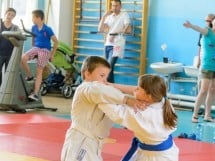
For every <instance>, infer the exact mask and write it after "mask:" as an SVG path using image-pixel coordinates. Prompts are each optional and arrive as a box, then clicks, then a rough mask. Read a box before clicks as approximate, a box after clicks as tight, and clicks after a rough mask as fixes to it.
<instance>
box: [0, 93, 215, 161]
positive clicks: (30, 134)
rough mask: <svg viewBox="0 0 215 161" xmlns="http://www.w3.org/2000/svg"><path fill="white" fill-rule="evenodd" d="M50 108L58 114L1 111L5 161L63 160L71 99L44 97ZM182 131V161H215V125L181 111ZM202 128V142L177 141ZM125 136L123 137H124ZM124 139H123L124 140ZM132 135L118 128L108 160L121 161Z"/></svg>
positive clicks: (113, 132)
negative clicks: (195, 120)
mask: <svg viewBox="0 0 215 161" xmlns="http://www.w3.org/2000/svg"><path fill="white" fill-rule="evenodd" d="M43 103H44V105H45V106H46V107H56V108H58V110H57V111H56V112H52V111H35V110H29V111H28V112H27V113H26V114H16V113H13V112H0V142H1V144H0V160H2V161H59V160H60V151H61V148H62V144H63V140H64V136H65V133H66V129H68V127H69V126H70V123H71V122H70V104H71V99H64V98H63V97H62V96H61V95H57V94H52V95H47V96H44V97H43ZM177 114H178V117H179V123H178V129H177V131H176V132H175V133H174V134H173V136H174V137H175V142H176V144H177V145H178V147H179V149H180V161H194V160H195V161H202V160H204V161H209V160H210V161H211V160H215V155H214V151H215V144H213V143H212V142H213V138H214V137H215V123H209V122H203V121H202V118H201V122H200V124H194V123H191V115H192V111H190V110H177ZM199 125H201V128H202V129H201V131H202V134H201V135H202V136H201V140H202V141H196V140H192V139H187V138H186V139H185V138H177V136H178V135H180V134H181V133H186V134H187V135H188V136H190V135H192V134H193V133H195V132H196V129H197V127H198V126H199ZM122 133H123V135H121V134H122ZM122 136H123V137H122ZM131 139H132V133H131V132H130V131H128V130H126V129H123V128H121V127H120V126H118V125H116V126H115V127H114V128H112V130H111V135H110V137H109V138H108V139H107V140H106V144H105V146H104V148H103V152H102V155H103V158H104V161H118V160H120V158H121V157H122V155H123V154H124V153H125V152H126V151H127V149H128V148H129V146H130V141H131Z"/></svg>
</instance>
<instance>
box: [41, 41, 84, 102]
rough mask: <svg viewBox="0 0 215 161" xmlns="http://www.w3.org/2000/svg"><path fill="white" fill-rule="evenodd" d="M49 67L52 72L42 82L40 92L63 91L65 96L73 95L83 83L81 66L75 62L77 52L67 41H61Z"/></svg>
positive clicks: (42, 93) (44, 93) (43, 93)
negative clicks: (73, 50)
mask: <svg viewBox="0 0 215 161" xmlns="http://www.w3.org/2000/svg"><path fill="white" fill-rule="evenodd" d="M47 68H48V69H49V70H50V71H51V74H49V75H48V77H47V78H46V79H45V80H44V81H43V82H42V84H41V88H40V92H41V95H42V96H44V95H46V94H47V93H50V92H61V93H62V95H63V96H64V97H65V98H70V97H72V96H73V94H74V92H75V89H76V87H77V86H78V85H79V84H80V83H81V74H80V69H79V66H78V65H77V64H76V63H75V54H74V53H73V52H72V49H71V48H70V47H69V46H68V45H67V44H65V43H63V42H59V44H58V48H57V51H56V53H55V54H54V58H53V61H52V62H51V63H48V65H47Z"/></svg>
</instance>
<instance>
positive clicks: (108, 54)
mask: <svg viewBox="0 0 215 161" xmlns="http://www.w3.org/2000/svg"><path fill="white" fill-rule="evenodd" d="M112 55H113V46H105V59H106V60H107V61H108V62H109V63H110V67H111V71H110V74H109V76H108V78H107V81H108V82H110V83H114V66H115V64H116V61H117V59H118V57H112Z"/></svg>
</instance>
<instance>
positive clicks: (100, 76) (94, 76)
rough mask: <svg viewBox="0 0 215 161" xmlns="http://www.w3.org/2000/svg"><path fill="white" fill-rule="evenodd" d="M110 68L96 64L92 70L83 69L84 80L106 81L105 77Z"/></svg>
mask: <svg viewBox="0 0 215 161" xmlns="http://www.w3.org/2000/svg"><path fill="white" fill-rule="evenodd" d="M109 73H110V69H109V68H107V67H104V66H98V67H97V68H96V69H95V70H94V71H93V72H91V73H90V72H89V71H85V73H84V75H85V81H99V82H102V83H105V82H107V77H108V75H109Z"/></svg>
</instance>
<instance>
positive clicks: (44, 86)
mask: <svg viewBox="0 0 215 161" xmlns="http://www.w3.org/2000/svg"><path fill="white" fill-rule="evenodd" d="M40 93H41V95H42V96H45V95H46V94H47V93H48V89H47V83H45V82H42V84H41V87H40Z"/></svg>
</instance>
